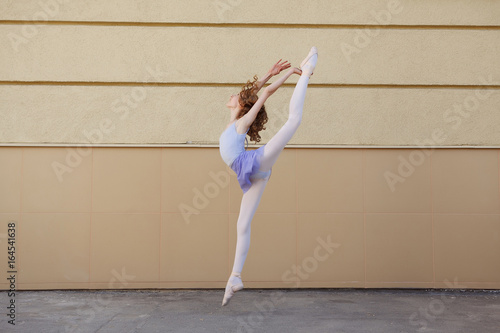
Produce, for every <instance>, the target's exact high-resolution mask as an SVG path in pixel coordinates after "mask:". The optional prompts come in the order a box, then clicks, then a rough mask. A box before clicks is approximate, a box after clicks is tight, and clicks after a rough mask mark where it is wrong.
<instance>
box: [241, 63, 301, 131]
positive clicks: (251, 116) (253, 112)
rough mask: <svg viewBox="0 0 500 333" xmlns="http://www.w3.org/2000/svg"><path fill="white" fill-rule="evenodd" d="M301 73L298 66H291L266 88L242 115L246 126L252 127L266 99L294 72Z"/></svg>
mask: <svg viewBox="0 0 500 333" xmlns="http://www.w3.org/2000/svg"><path fill="white" fill-rule="evenodd" d="M294 73H295V74H299V75H300V74H301V73H302V71H301V70H300V69H298V68H295V67H294V68H290V69H289V70H288V71H287V72H286V73H285V75H283V76H282V77H280V78H279V79H278V80H276V81H275V82H273V83H272V84H270V85H269V86H267V87H266V88H264V91H263V92H262V94H260V96H259V99H258V100H257V102H255V104H254V105H253V106H252V108H251V109H250V111H248V112H247V113H246V114H245V115H244V116H243V117H241V122H242V123H243V124H244V126H245V127H250V125H252V123H253V122H254V120H255V118H256V117H257V114H258V113H259V111H260V109H261V108H262V105H264V103H265V102H266V100H267V99H268V98H269V96H271V95H272V94H274V93H275V92H276V90H278V88H279V87H281V85H282V84H283V83H284V82H285V81H286V80H287V79H288V78H289V77H290V76H291V75H292V74H294Z"/></svg>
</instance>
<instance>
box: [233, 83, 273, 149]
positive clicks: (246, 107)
mask: <svg viewBox="0 0 500 333" xmlns="http://www.w3.org/2000/svg"><path fill="white" fill-rule="evenodd" d="M257 80H258V78H257V75H254V77H253V81H250V80H248V81H247V83H246V84H245V85H244V86H243V88H242V89H241V91H240V94H239V103H240V105H241V107H242V109H241V112H240V115H239V117H238V119H240V118H241V117H243V116H244V115H245V114H247V113H248V111H250V109H251V108H252V106H253V105H254V104H255V103H256V102H257V100H258V99H259V97H258V96H257V86H256V84H255V83H256V82H257ZM267 121H268V118H267V112H266V107H265V106H264V105H262V107H261V108H260V110H259V113H257V117H255V120H254V122H253V123H252V125H250V128H249V129H248V133H247V134H248V136H249V137H250V140H252V141H255V142H260V139H261V138H260V135H259V132H260V131H262V130H265V129H266V127H265V126H264V124H265V123H267Z"/></svg>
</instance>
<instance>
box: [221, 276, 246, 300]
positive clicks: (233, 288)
mask: <svg viewBox="0 0 500 333" xmlns="http://www.w3.org/2000/svg"><path fill="white" fill-rule="evenodd" d="M231 275H234V276H236V277H239V278H240V280H241V276H240V274H239V273H236V272H232V273H231ZM241 289H243V282H241V283H238V284H232V283H231V282H230V281H228V282H227V286H226V291H225V293H224V299H223V300H222V306H224V305H226V304H227V303H229V301H230V300H231V297H233V296H234V293H236V292H237V291H239V290H241Z"/></svg>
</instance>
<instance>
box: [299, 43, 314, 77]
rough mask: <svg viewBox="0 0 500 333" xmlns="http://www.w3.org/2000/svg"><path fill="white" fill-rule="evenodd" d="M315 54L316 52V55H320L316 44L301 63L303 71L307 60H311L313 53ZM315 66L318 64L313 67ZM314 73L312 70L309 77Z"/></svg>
mask: <svg viewBox="0 0 500 333" xmlns="http://www.w3.org/2000/svg"><path fill="white" fill-rule="evenodd" d="M315 54H316V56H318V49H317V48H316V46H313V47H311V50H310V51H309V54H308V55H307V57H306V58H305V59H304V60H303V61H302V63H301V64H300V67H299V69H300V70H301V71H303V69H302V67H304V66H305V65H306V64H307V62H308V61H309V59H311V57H312V56H313V55H315ZM310 66H311V65H310ZM314 67H316V66H313V68H312V69H313V70H314ZM313 74H314V73H313V72H312V71H311V74H309V77H311V75H313Z"/></svg>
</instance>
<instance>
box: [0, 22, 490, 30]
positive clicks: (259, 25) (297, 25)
mask: <svg viewBox="0 0 500 333" xmlns="http://www.w3.org/2000/svg"><path fill="white" fill-rule="evenodd" d="M0 24H3V25H7V24H18V25H19V24H33V25H34V24H39V25H88V26H144V27H192V28H198V27H209V28H289V29H293V28H301V29H359V28H381V29H440V30H443V29H445V30H500V26H499V25H463V24H462V25H438V24H383V25H382V24H315V23H209V22H205V23H202V22H189V23H188V22H131V21H56V20H54V21H46V20H0Z"/></svg>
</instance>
